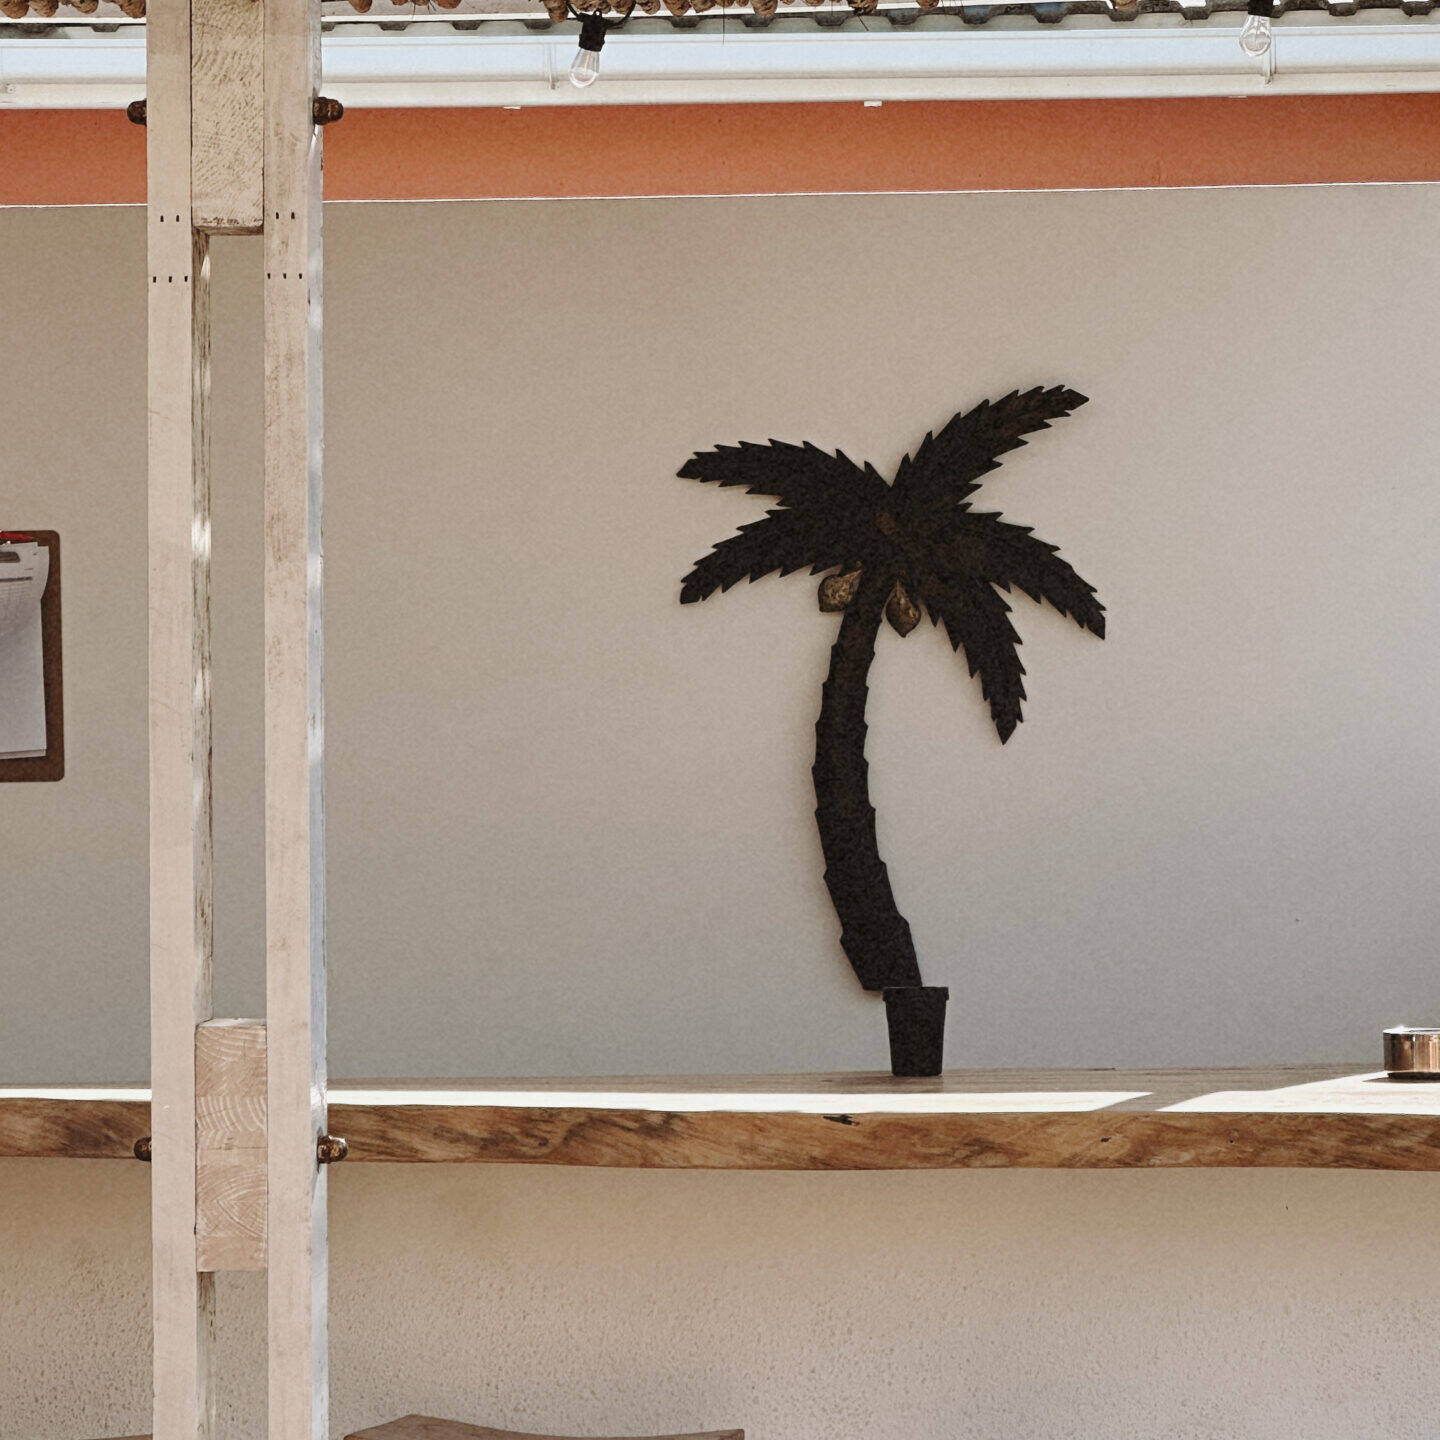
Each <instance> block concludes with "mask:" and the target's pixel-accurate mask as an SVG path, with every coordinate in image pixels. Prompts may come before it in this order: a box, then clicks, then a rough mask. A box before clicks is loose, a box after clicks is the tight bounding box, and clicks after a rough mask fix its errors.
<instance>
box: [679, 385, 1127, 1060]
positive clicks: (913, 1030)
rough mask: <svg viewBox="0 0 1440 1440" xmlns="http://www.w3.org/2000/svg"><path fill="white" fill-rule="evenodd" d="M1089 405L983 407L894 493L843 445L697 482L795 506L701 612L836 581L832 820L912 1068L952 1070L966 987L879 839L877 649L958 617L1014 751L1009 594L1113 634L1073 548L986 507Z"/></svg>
mask: <svg viewBox="0 0 1440 1440" xmlns="http://www.w3.org/2000/svg"><path fill="white" fill-rule="evenodd" d="M1083 404H1085V396H1083V395H1079V394H1077V393H1076V392H1075V391H1073V390H1067V389H1065V388H1064V387H1062V386H1055V387H1053V388H1051V389H1048V390H1045V389H1038V388H1037V389H1034V390H1027V391H1026V392H1024V393H1023V394H1021V393H1020V392H1019V391H1015V392H1013V393H1011V394H1009V395H1007V396H1006V397H1005V398H1004V399H1003V400H997V401H995V402H993V403H992V402H990V401H988V400H987V401H982V402H981V403H980V404H979V405H977V406H976V407H975V408H974V409H973V410H969V411H965V412H962V413H960V414H957V415H956V416H954V418H953V419H951V421H950V422H949V424H947V425H945V426H944V427H943V428H942V429H940V430H938V431H935V432H933V433H931V434H928V435H926V437H925V439H924V440H923V441H922V442H921V444H920V447H919V449H918V450H916V452H915V455H914V457H913V458H912V457H911V456H909V455H907V456H905V458H904V459H903V460H901V462H900V464H899V467H898V468H897V470H896V472H895V477H894V479H893V480H892V481H890V482H888V483H887V482H886V481H885V479H884V478H883V477H882V476H881V475H880V474H879V473H878V472H877V471H876V470H875V468H874V467H873V466H871V465H868V464H866V465H863V466H861V465H856V464H855V463H854V462H853V461H852V460H850V459H849V458H848V457H846V456H845V455H843V454H841V453H840V452H839V451H836V453H835V454H833V455H831V454H828V453H827V452H825V451H823V450H819V449H817V448H816V447H815V446H814V445H810V444H804V445H790V444H784V443H782V442H780V441H776V440H771V441H770V442H769V443H768V444H764V445H761V444H753V443H749V442H743V441H742V442H741V443H740V444H739V445H721V446H718V447H717V448H716V449H714V450H704V451H700V452H698V453H696V454H695V455H694V456H693V457H692V458H691V459H690V460H688V461H687V462H686V463H685V465H684V466H683V467H682V468H681V470H680V472H679V474H680V478H682V479H687V480H700V481H705V482H707V483H710V484H714V485H720V486H732V485H740V486H743V487H744V488H745V489H746V490H747V491H748V492H749V493H750V494H752V495H768V496H771V497H773V498H774V499H776V500H778V501H779V502H780V503H779V505H778V506H777V507H776V508H775V509H772V510H770V511H769V512H768V513H767V514H766V515H765V517H764V518H763V519H761V520H756V521H753V522H751V523H750V524H748V525H742V526H741V527H740V529H739V532H738V533H737V534H735V535H732V536H731V537H730V538H729V539H726V540H722V541H720V543H719V544H718V545H716V546H715V548H714V549H713V550H712V551H711V552H710V553H709V554H708V555H706V556H705V557H704V558H703V559H702V560H699V561H697V562H696V564H695V568H694V569H693V570H692V571H691V572H690V573H689V574H688V575H687V576H686V577H685V579H684V580H683V581H682V582H681V590H680V599H681V602H682V603H683V604H692V603H694V602H695V601H698V600H704V599H705V598H706V597H707V596H710V595H713V594H714V593H715V592H716V591H717V590H720V591H724V590H728V589H729V588H730V587H731V586H732V585H736V584H738V583H739V582H740V581H741V580H759V579H761V578H763V577H764V576H766V575H770V574H774V573H776V572H778V573H779V574H781V575H788V574H790V573H791V572H793V571H796V570H802V569H808V570H809V572H810V573H811V574H812V575H818V574H820V573H821V572H822V571H829V572H831V573H829V574H827V575H826V576H825V578H824V579H823V580H821V582H820V609H821V610H822V611H826V612H831V613H838V614H839V615H840V616H841V620H840V630H839V634H838V636H837V637H836V640H835V644H834V647H833V649H832V650H831V652H830V673H829V675H828V676H827V677H826V680H825V684H824V686H823V688H822V690H821V698H820V717H819V719H818V720H817V722H816V725H815V764H814V768H813V771H812V773H813V776H814V780H815V802H816V804H815V819H816V823H817V825H818V828H819V831H820V846H821V850H822V853H823V854H824V858H825V885H826V888H827V889H828V890H829V892H830V898H831V900H832V901H833V903H834V905H835V913H836V915H837V916H838V917H839V920H840V944H841V947H842V948H843V950H844V952H845V955H846V957H847V958H848V960H849V961H850V964H851V966H852V967H853V968H854V971H855V974H856V976H857V977H858V979H859V981H860V983H861V985H862V986H863V987H864V988H865V989H866V990H871V991H877V990H878V991H880V992H881V993H882V994H883V996H884V999H885V1009H886V1018H887V1023H888V1030H889V1039H890V1060H891V1069H892V1071H893V1072H894V1073H895V1074H896V1075H936V1074H939V1073H940V1070H941V1067H942V1061H943V1042H944V1028H945V1006H946V1001H947V999H948V997H949V991H948V990H947V989H946V988H945V987H944V986H939V985H926V984H925V983H924V982H923V980H922V978H921V975H920V966H919V962H918V961H917V959H916V955H915V945H914V942H913V940H912V939H911V936H910V926H909V925H908V924H907V923H906V920H905V917H904V916H903V915H902V914H901V913H900V911H899V908H898V907H897V906H896V904H895V897H894V894H893V893H892V891H891V888H890V877H889V874H888V872H887V871H886V868H885V862H884V861H883V860H882V859H881V857H880V849H879V845H878V843H877V841H876V836H875V811H874V809H873V807H872V806H871V804H870V794H869V779H868V772H867V765H866V760H865V737H866V727H865V703H866V699H867V696H868V689H867V676H868V674H869V670H870V662H871V659H872V658H873V656H874V653H875V641H876V638H877V637H878V635H879V633H880V626H881V622H882V620H884V621H888V622H889V624H890V627H891V628H892V629H893V630H894V631H895V632H896V634H898V635H900V636H902V637H904V636H906V635H908V634H909V633H910V632H911V631H912V630H913V629H914V628H915V626H916V625H917V624H919V621H920V617H921V614H922V612H923V613H925V614H928V615H929V616H930V620H931V623H932V624H934V625H937V626H938V625H941V624H943V625H944V627H945V632H946V634H947V636H948V637H949V640H950V644H951V647H952V648H953V649H954V650H955V651H956V652H959V651H961V650H963V651H964V654H965V661H966V664H967V665H968V667H969V671H970V674H971V676H972V677H974V676H978V677H979V680H980V691H981V695H982V696H983V698H984V699H985V701H986V702H987V703H988V704H989V706H990V717H991V719H992V720H993V722H994V725H995V729H996V732H997V734H998V735H999V737H1000V740H1001V743H1002V744H1003V743H1004V742H1005V741H1007V740H1009V738H1010V736H1011V735H1012V734H1013V733H1014V731H1015V727H1016V725H1018V724H1019V723H1020V721H1021V719H1022V718H1023V717H1022V715H1021V708H1020V707H1021V702H1022V701H1023V700H1024V699H1025V687H1024V682H1023V676H1024V674H1025V667H1024V666H1023V665H1022V664H1021V663H1020V656H1019V653H1018V647H1019V645H1020V637H1019V636H1018V635H1017V634H1016V633H1015V629H1014V627H1013V626H1012V625H1011V623H1010V618H1009V617H1010V606H1009V605H1008V604H1007V602H1006V600H1005V599H1004V596H1003V595H1002V594H1001V593H1000V592H1001V591H1005V592H1007V593H1008V592H1009V591H1010V590H1012V589H1014V590H1019V591H1020V592H1021V593H1022V594H1024V595H1027V596H1029V597H1030V599H1032V600H1035V601H1037V602H1039V601H1044V602H1046V603H1048V604H1050V605H1052V606H1053V607H1054V608H1055V609H1056V610H1058V611H1059V612H1060V613H1061V614H1062V615H1066V616H1068V617H1069V618H1070V619H1072V620H1074V621H1075V623H1076V624H1077V625H1079V626H1081V628H1083V629H1086V630H1089V631H1091V632H1092V633H1093V634H1095V635H1097V636H1101V637H1103V636H1104V634H1105V607H1104V606H1103V605H1101V604H1100V602H1099V601H1098V600H1097V599H1096V598H1095V590H1094V587H1093V586H1091V585H1090V584H1089V583H1087V582H1086V581H1085V580H1083V579H1081V578H1080V576H1079V575H1077V574H1076V573H1075V571H1074V569H1073V568H1072V567H1071V566H1070V565H1069V564H1068V563H1067V562H1066V561H1064V560H1062V559H1061V558H1060V556H1059V554H1058V553H1057V547H1056V546H1054V545H1051V544H1048V543H1046V542H1045V541H1043V540H1039V539H1036V538H1035V536H1034V535H1033V534H1032V533H1031V530H1030V529H1029V528H1028V527H1027V526H1023V525H1014V524H1011V523H1010V522H1008V521H1006V520H1003V519H1002V518H1001V517H1000V516H999V515H998V514H986V513H977V512H976V511H974V510H972V509H971V501H970V497H971V496H972V495H973V494H974V493H975V491H976V490H978V489H979V481H980V477H981V476H983V475H985V474H987V473H988V472H989V471H991V470H994V469H996V468H997V467H998V465H999V464H1000V460H999V457H1000V456H1001V455H1004V454H1005V453H1006V452H1007V451H1010V450H1014V449H1017V448H1018V447H1019V446H1021V445H1024V444H1025V440H1024V438H1023V437H1024V436H1026V435H1028V434H1030V433H1032V432H1034V431H1036V430H1044V429H1047V428H1048V426H1049V422H1050V421H1051V420H1055V419H1059V418H1060V417H1062V416H1065V415H1068V414H1070V412H1071V411H1072V410H1075V409H1077V408H1078V407H1079V406H1081V405H1083Z"/></svg>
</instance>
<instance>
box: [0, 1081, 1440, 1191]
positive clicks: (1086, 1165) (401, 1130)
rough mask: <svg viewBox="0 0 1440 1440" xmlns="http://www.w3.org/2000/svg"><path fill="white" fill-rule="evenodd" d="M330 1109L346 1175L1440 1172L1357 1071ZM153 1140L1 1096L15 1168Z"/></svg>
mask: <svg viewBox="0 0 1440 1440" xmlns="http://www.w3.org/2000/svg"><path fill="white" fill-rule="evenodd" d="M329 1110H330V1125H331V1128H332V1129H333V1130H334V1131H335V1132H336V1133H337V1134H339V1135H343V1136H345V1138H346V1139H347V1140H348V1142H349V1145H350V1158H349V1159H348V1160H347V1161H346V1164H355V1163H357V1162H359V1163H364V1162H367V1161H382V1162H387V1161H388V1162H395V1161H400V1162H406V1163H420V1164H429V1163H441V1164H450V1163H476V1164H545V1165H598V1166H621V1167H626V1166H628V1167H633V1168H646V1169H652V1168H653V1169H736V1170H945V1169H989V1168H996V1167H1006V1166H1017V1167H1025V1168H1034V1167H1046V1168H1057V1169H1087V1170H1088V1169H1130V1168H1161V1167H1163V1168H1169V1167H1181V1166H1183V1167H1199V1168H1204V1167H1227V1168H1231V1167H1274V1166H1287V1167H1296V1168H1304V1169H1351V1170H1409V1171H1430V1172H1440V1085H1424V1084H1403V1083H1395V1082H1391V1081H1389V1080H1387V1079H1386V1078H1385V1076H1384V1075H1383V1074H1381V1073H1376V1072H1362V1071H1359V1069H1358V1067H1357V1066H1354V1065H1350V1066H1336V1065H1330V1066H1295V1067H1282V1068H1279V1069H1268V1070H1256V1069H1251V1070H1163V1071H1146V1070H968V1071H967V1070H956V1071H951V1072H950V1073H948V1074H946V1075H944V1076H942V1077H940V1078H938V1079H936V1080H927V1081H896V1080H895V1079H893V1078H892V1077H891V1076H888V1075H752V1076H702V1077H695V1078H688V1079H687V1078H685V1077H670V1078H655V1077H645V1076H630V1077H620V1078H616V1079H583V1080H566V1079H552V1080H545V1079H526V1080H388V1081H386V1080H376V1081H370V1082H368V1083H364V1084H358V1083H348V1082H341V1083H340V1084H338V1085H335V1086H333V1087H332V1088H331V1089H330V1091H329ZM148 1124H149V1113H148V1108H147V1106H146V1104H145V1092H144V1091H143V1090H121V1089H91V1090H83V1091H82V1090H79V1089H59V1090H0V1156H6V1155H21V1156H30V1157H46V1156H67V1155H70V1156H83V1157H87V1158H101V1159H104V1158H117V1159H118V1158H121V1157H128V1156H129V1155H130V1149H131V1146H132V1145H133V1143H134V1140H135V1138H136V1137H137V1136H139V1135H143V1134H146V1133H148V1131H147V1126H148Z"/></svg>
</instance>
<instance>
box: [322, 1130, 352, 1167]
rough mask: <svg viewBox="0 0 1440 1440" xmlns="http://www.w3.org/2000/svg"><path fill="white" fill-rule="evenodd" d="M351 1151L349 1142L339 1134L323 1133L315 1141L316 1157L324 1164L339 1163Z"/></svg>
mask: <svg viewBox="0 0 1440 1440" xmlns="http://www.w3.org/2000/svg"><path fill="white" fill-rule="evenodd" d="M349 1153H350V1144H349V1142H348V1141H347V1140H345V1139H344V1138H343V1137H342V1136H339V1135H322V1136H321V1137H320V1138H319V1139H318V1140H317V1141H316V1142H315V1158H316V1160H318V1161H319V1162H320V1164H322V1165H338V1164H339V1163H340V1162H341V1161H342V1160H343V1159H344V1158H345V1157H346V1156H347V1155H348V1154H349Z"/></svg>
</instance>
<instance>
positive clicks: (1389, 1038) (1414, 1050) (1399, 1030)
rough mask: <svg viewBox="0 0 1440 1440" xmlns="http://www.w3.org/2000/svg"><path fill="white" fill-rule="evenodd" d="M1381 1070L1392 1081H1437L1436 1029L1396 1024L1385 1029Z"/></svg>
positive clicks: (1439, 1040) (1439, 1036)
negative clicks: (1382, 1069)
mask: <svg viewBox="0 0 1440 1440" xmlns="http://www.w3.org/2000/svg"><path fill="white" fill-rule="evenodd" d="M1385 1071H1386V1073H1387V1074H1388V1075H1389V1076H1390V1078H1391V1079H1392V1080H1440V1029H1430V1028H1426V1027H1421V1026H1416V1025H1396V1026H1394V1027H1393V1028H1392V1029H1389V1030H1387V1031H1386V1032H1385Z"/></svg>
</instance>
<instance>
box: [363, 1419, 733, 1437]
mask: <svg viewBox="0 0 1440 1440" xmlns="http://www.w3.org/2000/svg"><path fill="white" fill-rule="evenodd" d="M345 1440H567V1437H565V1436H561V1435H525V1434H521V1432H520V1431H518V1430H492V1429H490V1427H489V1426H488V1425H463V1424H461V1422H460V1421H458V1420H436V1419H435V1418H434V1417H433V1416H430V1415H406V1416H403V1417H402V1418H401V1419H399V1420H391V1421H390V1422H389V1423H388V1424H385V1425H376V1426H375V1427H374V1428H373V1429H370V1430H356V1431H354V1432H353V1433H352V1434H350V1435H347V1436H346V1437H345ZM612 1440H624V1437H618V1436H617V1437H612ZM635 1440H745V1432H744V1431H743V1430H707V1431H705V1433H704V1434H703V1435H654V1436H648V1437H635Z"/></svg>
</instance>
